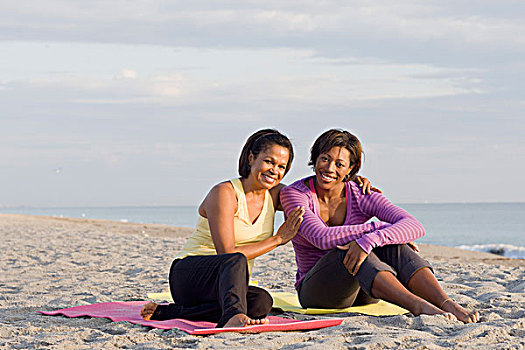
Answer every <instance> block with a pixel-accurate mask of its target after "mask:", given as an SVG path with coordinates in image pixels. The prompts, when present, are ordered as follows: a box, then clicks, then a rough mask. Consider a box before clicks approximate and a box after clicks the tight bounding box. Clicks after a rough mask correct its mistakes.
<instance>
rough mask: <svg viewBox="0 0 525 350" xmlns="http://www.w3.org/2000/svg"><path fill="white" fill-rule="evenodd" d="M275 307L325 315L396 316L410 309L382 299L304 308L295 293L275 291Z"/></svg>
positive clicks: (306, 313) (301, 312) (307, 313)
mask: <svg viewBox="0 0 525 350" xmlns="http://www.w3.org/2000/svg"><path fill="white" fill-rule="evenodd" d="M270 294H271V295H272V298H273V307H274V308H276V309H281V310H283V311H290V312H295V313H298V314H303V315H324V314H336V313H343V312H355V313H359V314H364V315H369V316H394V315H403V314H406V313H408V310H405V309H403V308H402V307H399V306H397V305H394V304H391V303H389V302H386V301H384V300H380V301H379V302H378V303H377V304H368V305H363V306H351V307H347V308H344V309H313V308H312V309H310V308H309V309H303V308H302V307H301V304H300V303H299V299H298V298H297V294H295V293H287V292H273V293H270Z"/></svg>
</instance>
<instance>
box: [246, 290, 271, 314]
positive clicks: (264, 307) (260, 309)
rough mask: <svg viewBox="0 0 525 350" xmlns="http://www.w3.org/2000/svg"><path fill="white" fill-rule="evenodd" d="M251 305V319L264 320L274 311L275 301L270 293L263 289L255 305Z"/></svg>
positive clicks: (254, 301)
mask: <svg viewBox="0 0 525 350" xmlns="http://www.w3.org/2000/svg"><path fill="white" fill-rule="evenodd" d="M250 304H251V305H250V307H249V315H248V316H249V317H251V318H264V317H266V316H267V315H268V314H269V313H270V311H271V310H272V306H273V299H272V296H271V295H270V293H268V292H267V291H265V290H264V289H261V291H260V292H259V293H258V294H257V297H256V298H255V300H253V303H250Z"/></svg>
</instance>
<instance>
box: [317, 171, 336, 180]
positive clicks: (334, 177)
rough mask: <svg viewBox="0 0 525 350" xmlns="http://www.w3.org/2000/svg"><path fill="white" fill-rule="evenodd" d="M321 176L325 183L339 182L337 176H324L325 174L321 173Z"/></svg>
mask: <svg viewBox="0 0 525 350" xmlns="http://www.w3.org/2000/svg"><path fill="white" fill-rule="evenodd" d="M320 175H321V179H322V180H323V181H324V182H332V181H335V180H337V176H335V175H328V174H323V173H321V174H320Z"/></svg>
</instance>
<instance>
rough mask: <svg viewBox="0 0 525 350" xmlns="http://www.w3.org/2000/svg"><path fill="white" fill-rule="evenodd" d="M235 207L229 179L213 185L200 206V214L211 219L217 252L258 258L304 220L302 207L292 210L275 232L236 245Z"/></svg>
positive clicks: (288, 237) (235, 202) (297, 227)
mask: <svg viewBox="0 0 525 350" xmlns="http://www.w3.org/2000/svg"><path fill="white" fill-rule="evenodd" d="M236 211H237V198H236V196H235V191H234V190H233V187H232V186H231V184H230V183H229V182H223V183H220V184H218V185H216V186H214V187H213V188H212V189H211V190H210V192H209V193H208V195H207V196H206V198H205V199H204V201H203V203H202V205H201V207H200V208H199V212H200V214H201V215H202V214H204V215H203V216H204V217H206V218H207V219H208V223H209V225H210V232H211V237H212V240H213V244H214V245H215V250H216V251H217V254H226V253H236V252H239V253H243V254H244V255H245V256H246V258H248V259H253V258H256V257H258V256H260V255H263V254H264V253H267V252H269V251H270V250H272V249H274V248H276V247H278V246H279V245H281V244H285V243H286V242H288V241H289V240H291V239H292V238H293V236H295V234H296V233H297V230H298V229H299V226H300V224H301V221H302V210H295V211H292V215H291V216H290V218H289V220H288V219H287V220H286V222H285V223H284V224H283V225H282V226H281V227H280V228H279V231H278V232H277V233H276V234H275V235H274V236H271V237H268V238H266V239H264V240H262V241H259V242H257V243H253V244H248V245H243V246H236V245H235V233H234V231H233V226H234V225H233V217H234V215H235V212H236Z"/></svg>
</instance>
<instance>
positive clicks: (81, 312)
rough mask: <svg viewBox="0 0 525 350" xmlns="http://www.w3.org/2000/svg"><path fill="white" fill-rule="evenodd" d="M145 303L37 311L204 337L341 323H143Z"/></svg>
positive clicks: (280, 320)
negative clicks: (231, 325) (219, 325)
mask: <svg viewBox="0 0 525 350" xmlns="http://www.w3.org/2000/svg"><path fill="white" fill-rule="evenodd" d="M146 303H147V301H122V302H111V303H99V304H92V305H83V306H75V307H70V308H67V309H61V310H56V311H38V312H40V313H41V314H44V315H50V316H52V315H64V316H67V317H81V316H91V317H101V318H109V319H110V320H112V321H114V322H119V321H127V322H130V323H133V324H140V325H142V326H147V327H154V328H160V329H172V328H177V329H180V330H181V331H184V332H186V333H189V334H195V335H204V334H214V333H222V332H249V333H259V332H272V331H274V332H275V331H297V330H308V329H319V328H325V327H332V326H338V325H340V324H341V322H343V320H342V319H341V318H330V319H321V320H310V321H299V320H291V319H287V318H282V317H277V316H268V320H269V321H270V322H269V323H267V324H263V325H257V326H249V327H239V328H215V323H213V322H206V321H189V320H184V319H181V318H176V319H173V320H166V321H145V320H144V319H143V318H142V317H141V316H140V309H141V308H142V306H143V305H144V304H146Z"/></svg>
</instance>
